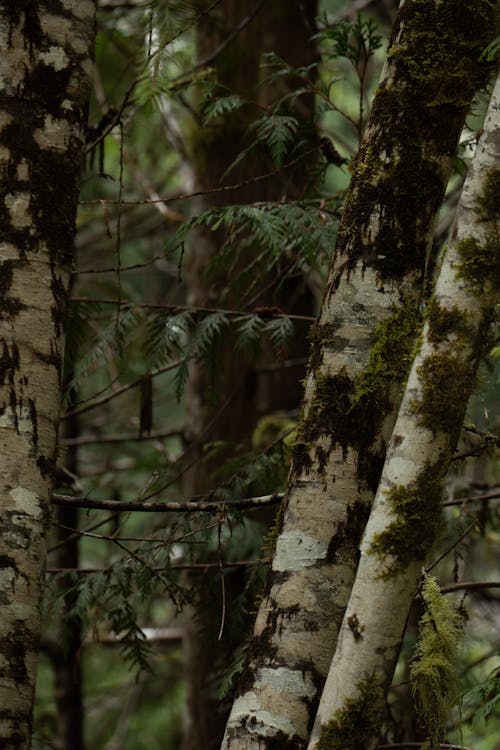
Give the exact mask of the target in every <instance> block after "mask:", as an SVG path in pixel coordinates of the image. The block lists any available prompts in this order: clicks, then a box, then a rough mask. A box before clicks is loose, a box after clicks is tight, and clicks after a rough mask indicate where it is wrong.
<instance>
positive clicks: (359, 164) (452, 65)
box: [332, 0, 495, 285]
mask: <svg viewBox="0 0 500 750" xmlns="http://www.w3.org/2000/svg"><path fill="white" fill-rule="evenodd" d="M399 19H400V23H402V24H403V28H402V32H401V36H400V38H399V40H398V43H397V44H396V43H394V44H393V45H392V47H391V48H390V51H389V64H390V66H391V67H392V71H391V73H392V76H391V77H390V78H388V79H387V80H386V81H385V82H383V83H382V85H381V87H380V88H379V89H378V91H377V93H376V96H375V99H374V103H373V108H372V115H371V120H370V124H369V127H368V132H369V139H368V141H365V143H364V144H363V145H362V146H361V149H360V152H359V156H358V158H357V160H356V161H355V162H354V164H353V169H352V171H353V175H354V179H353V180H352V183H351V188H350V191H349V194H348V197H347V199H346V203H345V208H344V215H343V221H342V225H341V228H340V230H339V240H338V245H337V250H338V252H339V253H344V254H345V255H346V257H347V261H346V262H347V268H348V269H350V268H353V267H354V266H355V265H356V264H357V263H358V261H359V260H360V259H361V260H362V261H363V262H364V263H365V264H367V265H371V266H373V267H374V268H375V269H376V270H377V271H378V273H379V275H380V278H381V280H382V281H385V280H387V279H394V278H401V277H402V276H404V275H406V274H407V273H409V272H411V271H414V270H417V271H419V272H422V271H423V268H424V264H425V257H426V252H427V234H428V228H429V225H430V222H431V219H432V218H433V216H434V215H435V213H436V211H437V209H438V208H439V206H440V204H441V201H442V197H443V195H444V190H445V183H446V180H447V169H446V166H445V165H446V164H447V163H448V164H449V162H450V160H451V157H452V155H453V153H454V152H455V149H456V145H457V141H458V137H459V134H460V131H461V129H462V126H463V122H464V119H465V115H466V112H467V110H468V108H469V106H470V103H471V100H472V97H473V95H474V93H475V91H476V90H477V89H478V88H480V87H481V85H482V84H483V83H484V82H485V81H486V76H487V74H488V71H489V66H487V65H484V64H481V63H480V62H478V60H479V56H480V54H481V51H482V50H483V49H484V48H485V47H486V45H487V44H488V43H489V41H491V38H492V37H493V35H494V30H495V23H494V19H495V3H494V2H492V1H491V0H482V1H480V2H477V1H476V0H474V1H473V0H467V1H465V2H464V0H449V1H448V2H446V3H436V2H435V1H434V0H411V2H410V1H409V2H406V3H405V4H404V6H403V7H402V9H401V11H400V14H399ZM395 38H396V39H397V38H398V37H397V35H396V36H395ZM392 80H394V81H395V82H396V85H393V84H392V82H391V81H392ZM374 216H376V217H377V223H378V225H379V228H377V230H376V231H373V217H374ZM332 283H333V285H335V284H336V283H338V280H334V281H333V282H332Z"/></svg>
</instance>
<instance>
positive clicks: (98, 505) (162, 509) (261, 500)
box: [52, 493, 283, 513]
mask: <svg viewBox="0 0 500 750" xmlns="http://www.w3.org/2000/svg"><path fill="white" fill-rule="evenodd" d="M282 499H283V494H281V493H274V494H272V495H262V496H261V497H248V498H244V499H242V500H219V501H211V502H205V501H203V500H200V501H196V500H189V501H187V502H177V501H164V502H156V503H150V502H141V501H138V500H131V501H130V502H127V501H119V500H95V499H93V498H91V497H71V496H69V495H58V494H54V495H52V502H53V503H54V505H65V506H69V507H73V508H87V509H94V510H113V511H126V512H129V511H140V512H142V513H190V512H200V513H217V512H218V511H220V510H221V509H222V508H228V509H229V508H235V509H238V510H245V509H246V508H259V507H262V506H267V505H275V504H277V503H279V502H281V500H282Z"/></svg>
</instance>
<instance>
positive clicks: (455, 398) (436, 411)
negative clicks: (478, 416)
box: [410, 352, 475, 436]
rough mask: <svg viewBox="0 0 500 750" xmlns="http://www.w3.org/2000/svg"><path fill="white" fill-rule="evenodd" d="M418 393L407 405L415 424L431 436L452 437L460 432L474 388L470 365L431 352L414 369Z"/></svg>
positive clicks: (451, 356)
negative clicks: (415, 416) (413, 414)
mask: <svg viewBox="0 0 500 750" xmlns="http://www.w3.org/2000/svg"><path fill="white" fill-rule="evenodd" d="M417 372H418V375H419V377H420V380H421V382H422V393H421V396H420V397H419V398H416V399H414V400H413V402H412V403H411V407H410V408H411V411H412V412H413V413H416V414H418V424H419V425H421V426H422V427H426V428H427V429H428V430H431V431H432V432H433V433H434V434H437V433H438V432H446V433H449V434H450V435H451V436H454V435H455V434H456V433H457V431H458V430H459V429H460V427H461V424H462V420H463V415H464V411H465V407H466V405H467V401H468V398H469V396H470V394H471V392H472V388H473V385H474V381H475V378H474V374H473V368H472V367H471V363H470V362H469V361H468V360H465V361H463V360H462V359H461V358H460V357H455V356H453V355H451V354H446V353H441V352H435V353H434V354H432V355H430V356H429V357H427V358H426V359H425V361H424V363H423V364H422V365H421V366H420V367H419V369H418V371H417Z"/></svg>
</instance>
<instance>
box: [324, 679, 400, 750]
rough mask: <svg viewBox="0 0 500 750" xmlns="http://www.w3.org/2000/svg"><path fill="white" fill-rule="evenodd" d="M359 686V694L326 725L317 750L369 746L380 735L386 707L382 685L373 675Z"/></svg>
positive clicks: (359, 748) (352, 748) (343, 749)
mask: <svg viewBox="0 0 500 750" xmlns="http://www.w3.org/2000/svg"><path fill="white" fill-rule="evenodd" d="M356 689H357V692H358V695H357V697H356V698H349V699H348V700H346V702H345V708H343V709H341V710H340V711H338V712H337V713H336V714H335V716H334V718H333V719H332V721H330V722H329V723H328V724H326V725H325V726H324V727H323V728H322V730H321V735H320V738H319V742H318V745H317V750H366V748H367V747H368V746H370V745H371V744H372V743H373V738H374V737H377V736H378V734H379V732H380V726H381V723H382V718H383V714H384V708H385V700H384V694H383V691H382V688H381V687H380V685H378V683H377V681H376V680H375V678H374V677H373V676H370V677H367V678H366V679H365V680H364V681H363V682H358V683H357V685H356Z"/></svg>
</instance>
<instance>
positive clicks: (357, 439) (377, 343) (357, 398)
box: [293, 303, 420, 490]
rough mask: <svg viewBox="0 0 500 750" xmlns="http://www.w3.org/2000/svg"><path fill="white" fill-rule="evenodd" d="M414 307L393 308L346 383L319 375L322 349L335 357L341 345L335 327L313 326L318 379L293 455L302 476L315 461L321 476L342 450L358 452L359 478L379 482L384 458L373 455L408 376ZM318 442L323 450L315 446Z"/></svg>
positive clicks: (373, 485) (343, 372)
mask: <svg viewBox="0 0 500 750" xmlns="http://www.w3.org/2000/svg"><path fill="white" fill-rule="evenodd" d="M419 322H420V318H419V313H418V310H417V308H416V306H415V305H414V304H412V303H407V304H405V305H402V306H401V307H399V308H394V309H393V311H392V312H391V314H390V315H389V316H388V317H387V318H386V319H385V320H383V321H381V322H380V323H379V324H378V325H377V326H376V327H375V329H374V331H373V338H372V345H371V348H370V354H369V357H368V363H367V366H366V368H365V370H364V372H363V373H362V374H361V375H360V376H359V377H358V378H356V379H352V378H349V377H348V376H347V374H346V370H345V369H343V370H341V371H340V372H339V373H337V374H336V375H332V376H331V375H324V374H322V373H320V372H319V373H318V370H317V369H315V367H316V368H320V367H321V365H322V362H323V352H324V350H325V349H329V350H333V351H337V350H338V349H339V347H340V346H342V345H345V343H344V344H343V342H344V339H342V337H339V336H336V335H335V331H336V330H337V328H338V324H337V323H328V324H324V325H321V326H316V327H315V330H314V331H313V334H312V338H313V346H312V355H311V361H310V366H311V367H312V368H313V372H314V373H316V382H315V390H314V394H313V396H312V398H311V402H310V405H309V409H308V411H307V416H306V417H305V419H304V418H303V419H302V420H301V421H300V422H299V425H298V427H297V433H296V439H295V443H294V449H293V466H294V470H295V472H296V473H297V474H298V475H300V473H302V471H305V472H308V471H310V469H311V467H312V464H313V460H316V462H317V465H318V471H319V473H320V474H321V473H322V472H323V471H324V469H325V467H326V464H327V462H328V456H329V453H330V452H331V450H333V449H334V448H335V447H336V446H340V447H341V448H342V450H343V451H344V452H347V450H348V448H349V447H352V448H355V449H356V450H357V451H358V475H359V477H360V479H362V480H363V482H365V483H366V484H367V485H368V486H369V487H370V488H372V489H373V490H374V489H375V488H376V486H377V484H378V480H379V478H380V470H381V464H382V462H383V456H381V455H377V454H375V453H374V452H373V449H372V450H370V448H372V447H373V444H374V441H375V438H376V436H377V434H378V432H379V429H380V425H381V424H382V421H383V420H384V418H385V417H386V415H387V413H388V412H389V411H390V410H391V408H392V401H393V399H394V394H393V393H392V394H391V389H392V387H393V386H394V384H395V383H401V382H402V381H403V380H404V379H405V377H406V374H407V372H408V369H409V366H410V363H411V356H412V352H413V346H414V340H415V334H416V331H417V330H418V327H419ZM321 437H325V438H326V446H325V445H323V446H321V445H318V440H319V438H321Z"/></svg>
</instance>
